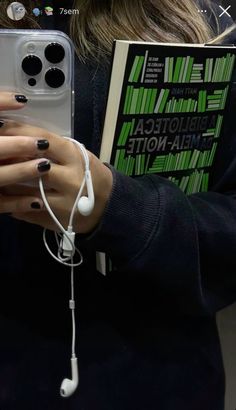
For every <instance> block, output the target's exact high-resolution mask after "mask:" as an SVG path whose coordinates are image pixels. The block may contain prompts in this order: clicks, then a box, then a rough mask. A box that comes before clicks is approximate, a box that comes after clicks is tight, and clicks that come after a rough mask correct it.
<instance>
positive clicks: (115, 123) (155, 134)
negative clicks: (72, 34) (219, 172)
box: [97, 40, 236, 273]
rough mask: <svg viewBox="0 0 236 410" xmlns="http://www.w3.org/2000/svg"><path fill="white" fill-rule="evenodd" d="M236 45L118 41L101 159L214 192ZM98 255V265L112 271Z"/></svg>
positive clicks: (190, 190)
mask: <svg viewBox="0 0 236 410" xmlns="http://www.w3.org/2000/svg"><path fill="white" fill-rule="evenodd" d="M235 50H236V48H235V46H234V45H228V46H222V45H219V46H216V45H205V44H178V43H177V44H167V43H147V42H134V41H124V40H123V41H122V40H115V41H114V47H113V58H112V66H111V77H110V84H109V91H108V98H107V106H106V112H105V120H104V128H103V134H102V144H101V151H100V159H101V160H102V161H103V162H107V163H110V164H112V165H113V166H114V167H115V168H116V169H117V170H118V171H120V172H122V173H124V174H126V175H129V176H131V177H137V176H141V175H144V174H152V173H156V174H158V175H160V176H162V177H165V178H167V179H169V180H170V181H172V182H173V183H175V184H176V185H178V186H179V188H180V189H181V190H182V191H183V192H185V193H186V194H187V195H189V194H193V193H196V192H205V191H207V190H208V189H209V181H210V175H211V170H212V167H213V164H214V158H215V156H216V152H217V147H218V143H219V140H220V138H221V137H222V134H223V127H224V120H225V117H226V113H227V107H228V103H229V95H230V89H231V86H232V83H233V78H234V72H235V64H236V62H235ZM107 264H108V261H107V259H106V256H105V254H101V253H98V255H97V268H98V270H100V271H101V272H102V273H105V271H106V269H107Z"/></svg>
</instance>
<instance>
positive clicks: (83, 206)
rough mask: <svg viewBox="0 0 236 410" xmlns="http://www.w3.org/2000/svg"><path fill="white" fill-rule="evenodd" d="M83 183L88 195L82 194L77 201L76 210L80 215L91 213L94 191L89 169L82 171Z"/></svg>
mask: <svg viewBox="0 0 236 410" xmlns="http://www.w3.org/2000/svg"><path fill="white" fill-rule="evenodd" d="M84 177H85V183H86V187H87V193H88V196H82V197H81V198H80V199H79V201H78V210H79V212H80V213H81V215H84V216H88V215H90V214H91V212H92V210H93V208H94V192H93V183H92V178H91V173H90V170H89V169H86V170H85V173H84Z"/></svg>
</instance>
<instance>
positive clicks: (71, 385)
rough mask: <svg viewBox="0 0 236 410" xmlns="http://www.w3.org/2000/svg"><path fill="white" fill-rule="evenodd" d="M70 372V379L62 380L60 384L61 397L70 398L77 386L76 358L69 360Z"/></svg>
mask: <svg viewBox="0 0 236 410" xmlns="http://www.w3.org/2000/svg"><path fill="white" fill-rule="evenodd" d="M71 372H72V379H64V380H63V382H62V384H61V388H60V394H61V396H62V397H69V396H71V395H72V394H73V393H74V391H75V390H76V388H77V386H78V384H79V372H78V364H77V358H76V357H74V358H73V357H72V358H71Z"/></svg>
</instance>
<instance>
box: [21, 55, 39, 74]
mask: <svg viewBox="0 0 236 410" xmlns="http://www.w3.org/2000/svg"><path fill="white" fill-rule="evenodd" d="M21 66H22V69H23V71H24V72H25V73H26V74H28V75H37V74H39V73H40V71H41V70H42V67H43V65H42V61H41V60H40V58H39V57H37V56H35V55H33V54H30V55H28V56H26V57H25V58H24V60H23V61H22V64H21Z"/></svg>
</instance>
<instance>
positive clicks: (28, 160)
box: [0, 92, 112, 233]
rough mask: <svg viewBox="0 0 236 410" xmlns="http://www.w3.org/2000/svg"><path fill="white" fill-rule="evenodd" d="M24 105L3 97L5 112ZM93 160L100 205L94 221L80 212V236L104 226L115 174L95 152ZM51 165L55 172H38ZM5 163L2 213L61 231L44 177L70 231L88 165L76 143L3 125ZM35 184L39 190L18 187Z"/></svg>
mask: <svg viewBox="0 0 236 410" xmlns="http://www.w3.org/2000/svg"><path fill="white" fill-rule="evenodd" d="M24 105H25V104H23V103H18V102H17V101H16V100H15V97H14V94H12V93H6V92H4V93H3V92H2V93H0V111H1V110H15V109H17V110H19V109H21V108H23V107H24ZM0 119H1V115H0ZM3 120H4V119H3ZM41 139H46V140H48V142H49V147H48V148H47V149H45V150H43V151H41V150H39V149H38V147H37V141H38V140H41ZM88 155H89V159H90V170H91V175H92V181H93V187H94V196H95V206H94V210H93V212H92V213H91V215H89V216H86V217H85V216H82V215H80V214H79V212H78V213H77V215H76V217H75V224H74V230H75V232H77V233H89V232H91V231H92V230H93V229H94V228H95V227H96V226H97V225H98V224H99V222H100V220H101V218H102V215H103V213H104V209H105V207H106V204H107V201H108V199H109V196H110V193H111V190H112V173H111V171H110V169H109V168H108V167H107V166H105V165H104V164H103V163H102V162H101V161H100V160H99V159H98V158H97V157H96V156H95V155H93V154H92V153H91V152H89V151H88ZM46 160H50V161H51V168H50V170H49V171H45V172H39V170H38V168H37V166H38V164H39V163H40V162H43V161H46ZM0 164H1V166H0V213H6V212H7V213H11V214H12V216H13V217H15V218H17V219H21V220H24V221H26V222H30V223H33V224H38V225H41V226H42V227H44V228H47V229H52V230H56V227H55V225H54V223H53V221H52V219H51V217H50V216H49V214H48V212H47V210H46V209H45V207H44V204H43V201H42V199H41V194H40V192H39V189H38V179H39V178H40V177H43V182H44V186H45V187H46V196H47V199H48V202H49V204H50V206H51V208H52V210H53V211H54V213H55V214H56V215H57V217H58V219H59V220H60V222H61V223H62V225H63V226H64V227H65V228H67V226H68V218H69V215H70V212H71V208H72V206H73V204H74V201H75V198H76V196H77V193H78V191H79V188H80V185H81V183H82V180H83V177H84V160H83V157H82V154H81V152H80V149H79V148H78V147H77V146H75V144H73V143H72V142H70V141H68V140H66V139H64V138H63V137H61V136H59V135H57V134H53V133H51V132H49V131H47V130H45V129H43V128H38V127H35V126H31V125H28V124H23V123H17V122H15V121H10V120H4V125H3V126H2V127H1V128H0ZM32 180H34V184H33V185H34V186H24V185H19V183H24V182H28V181H32ZM85 194H86V192H85ZM33 202H37V203H38V204H39V205H40V209H32V207H31V204H32V203H33Z"/></svg>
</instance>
